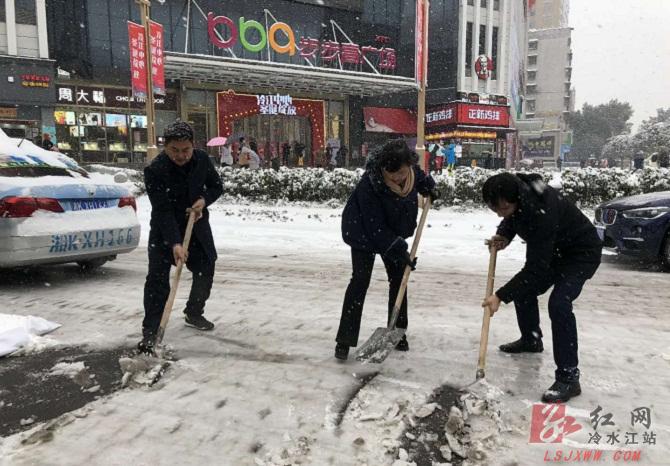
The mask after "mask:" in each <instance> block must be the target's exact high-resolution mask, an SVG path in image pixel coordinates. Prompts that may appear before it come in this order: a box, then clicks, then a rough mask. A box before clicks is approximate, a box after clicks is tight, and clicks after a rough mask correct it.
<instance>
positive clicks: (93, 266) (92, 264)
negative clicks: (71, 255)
mask: <svg viewBox="0 0 670 466" xmlns="http://www.w3.org/2000/svg"><path fill="white" fill-rule="evenodd" d="M105 262H107V258H106V257H101V258H98V259H91V260H87V261H80V262H77V265H78V266H79V268H80V269H81V271H82V272H92V271H94V270H97V269H99V268H100V267H102V266H103V265H104V264H105Z"/></svg>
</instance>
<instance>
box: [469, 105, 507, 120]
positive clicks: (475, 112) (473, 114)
mask: <svg viewBox="0 0 670 466" xmlns="http://www.w3.org/2000/svg"><path fill="white" fill-rule="evenodd" d="M468 118H470V119H473V120H488V121H500V111H499V110H482V109H475V108H473V109H470V110H468Z"/></svg>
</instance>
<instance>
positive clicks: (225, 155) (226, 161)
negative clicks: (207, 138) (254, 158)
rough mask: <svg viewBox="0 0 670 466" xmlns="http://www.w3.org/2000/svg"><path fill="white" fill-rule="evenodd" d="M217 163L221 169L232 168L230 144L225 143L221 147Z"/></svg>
mask: <svg viewBox="0 0 670 466" xmlns="http://www.w3.org/2000/svg"><path fill="white" fill-rule="evenodd" d="M219 163H220V164H221V166H222V167H232V166H233V152H232V150H231V149H230V142H226V143H225V144H224V145H223V146H221V158H220V160H219Z"/></svg>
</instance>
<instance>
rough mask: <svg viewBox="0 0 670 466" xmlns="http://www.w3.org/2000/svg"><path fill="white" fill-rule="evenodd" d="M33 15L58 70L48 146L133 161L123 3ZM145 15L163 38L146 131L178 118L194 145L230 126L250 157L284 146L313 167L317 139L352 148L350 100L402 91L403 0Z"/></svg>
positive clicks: (359, 111)
mask: <svg viewBox="0 0 670 466" xmlns="http://www.w3.org/2000/svg"><path fill="white" fill-rule="evenodd" d="M47 15H48V22H49V39H50V42H49V43H50V48H51V50H50V52H51V56H52V57H53V58H54V59H56V61H57V62H58V66H59V67H60V68H61V69H62V72H61V73H60V74H59V79H58V82H57V83H56V91H57V95H56V110H55V118H56V133H57V134H56V137H57V139H58V146H59V148H60V149H61V150H63V151H65V152H68V153H70V154H72V155H74V156H76V157H78V158H80V159H81V160H84V161H98V162H115V161H117V162H118V161H123V162H125V161H140V160H142V159H143V157H144V155H145V153H146V144H147V141H146V118H145V117H144V111H143V108H142V103H143V102H142V101H137V100H136V99H135V98H134V97H133V95H132V93H131V91H130V57H129V51H128V49H129V47H128V26H127V22H128V21H133V22H136V23H139V22H140V18H139V10H138V7H137V5H136V2H135V1H134V0H52V1H50V2H48V5H47ZM151 17H152V19H153V20H154V21H156V22H158V23H160V24H161V25H162V26H163V29H164V48H165V78H166V88H167V95H166V96H164V97H161V96H157V98H158V99H159V102H158V104H157V106H156V109H157V112H156V113H157V124H156V129H157V134H158V135H160V134H162V131H163V128H164V127H165V125H166V124H167V123H168V122H170V121H173V120H174V119H176V118H181V119H183V120H185V121H189V122H191V123H192V124H193V126H194V127H195V129H196V134H197V141H196V144H197V146H198V147H201V148H206V143H207V141H208V140H209V139H211V138H212V137H214V136H217V135H221V136H225V137H229V138H231V139H233V140H234V141H238V140H239V138H240V137H244V138H245V139H246V140H247V141H249V142H253V143H254V144H255V145H256V146H257V149H258V152H259V154H260V155H261V156H263V157H267V156H270V157H272V156H274V155H276V154H278V153H281V154H283V153H284V152H286V148H287V147H289V148H290V150H289V153H290V154H291V157H294V156H295V155H296V153H298V152H301V153H302V155H303V157H302V161H301V162H302V163H304V164H305V165H315V166H316V165H323V164H324V163H325V156H326V155H325V153H324V150H325V148H326V147H328V146H330V147H331V148H334V149H335V150H337V148H338V147H340V146H342V145H344V146H347V148H348V151H347V152H348V155H349V156H350V157H352V158H353V157H358V158H360V157H361V156H362V152H363V148H364V145H363V128H364V126H363V125H364V123H363V107H364V105H363V102H364V100H365V99H366V98H367V97H372V96H380V95H385V94H392V93H396V94H398V93H408V92H409V93H411V92H414V95H416V85H415V82H414V79H413V70H414V35H413V21H409V22H408V21H406V18H413V17H414V2H410V1H406V0H388V1H384V2H379V1H376V0H367V1H363V0H353V1H329V2H321V1H302V0H301V1H288V0H265V1H260V0H253V1H245V2H237V1H220V0H166V1H165V2H152V9H151ZM159 142H160V141H159ZM208 150H210V152H211V153H212V154H215V153H216V149H208ZM288 162H289V161H287V163H288ZM292 162H293V163H297V160H293V161H292Z"/></svg>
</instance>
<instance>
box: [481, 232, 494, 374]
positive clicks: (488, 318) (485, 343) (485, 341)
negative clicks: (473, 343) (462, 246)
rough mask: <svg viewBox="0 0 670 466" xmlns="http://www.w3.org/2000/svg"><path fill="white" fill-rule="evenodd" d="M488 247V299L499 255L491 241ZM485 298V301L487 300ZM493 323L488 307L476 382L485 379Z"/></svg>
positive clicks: (483, 320)
mask: <svg viewBox="0 0 670 466" xmlns="http://www.w3.org/2000/svg"><path fill="white" fill-rule="evenodd" d="M486 245H487V246H488V247H489V252H490V257H489V275H488V278H487V280H486V298H488V297H489V296H491V295H492V294H493V282H494V280H495V273H496V256H497V255H498V248H496V247H495V245H494V244H492V243H491V241H489V240H487V241H486ZM486 298H485V299H486ZM490 322H491V310H490V309H489V308H488V307H487V308H486V309H484V317H483V319H482V334H481V337H480V340H479V361H478V362H477V377H476V380H480V379H483V378H484V376H485V374H484V369H485V367H486V347H487V346H488V343H489V324H490Z"/></svg>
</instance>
